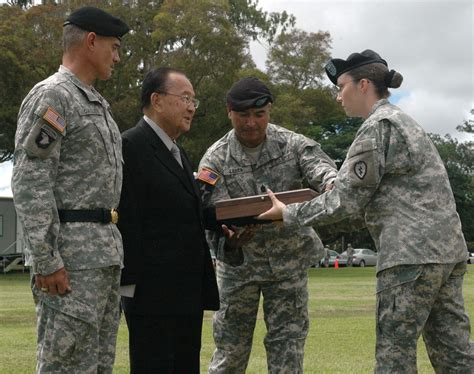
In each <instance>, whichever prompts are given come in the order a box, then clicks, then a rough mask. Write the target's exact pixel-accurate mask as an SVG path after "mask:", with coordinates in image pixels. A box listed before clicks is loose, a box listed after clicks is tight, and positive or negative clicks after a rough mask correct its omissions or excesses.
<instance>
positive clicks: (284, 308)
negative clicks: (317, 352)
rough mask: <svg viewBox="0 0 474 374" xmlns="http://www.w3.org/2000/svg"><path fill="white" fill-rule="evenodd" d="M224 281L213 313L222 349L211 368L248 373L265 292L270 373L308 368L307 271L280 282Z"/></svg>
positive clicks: (211, 370)
mask: <svg viewBox="0 0 474 374" xmlns="http://www.w3.org/2000/svg"><path fill="white" fill-rule="evenodd" d="M218 286H219V290H220V300H221V308H220V309H219V311H218V312H216V313H215V314H214V318H213V334H214V341H215V344H216V347H217V349H216V350H215V352H214V355H213V357H212V363H211V365H210V367H209V373H215V374H217V373H221V374H224V373H233V374H237V373H245V370H246V368H247V364H248V360H249V356H250V351H251V350H252V338H253V331H254V328H255V322H256V319H257V312H258V304H259V299H260V294H262V296H263V299H264V303H263V312H264V319H265V325H266V327H267V334H266V336H265V339H264V344H265V349H266V351H267V362H268V364H269V365H268V366H269V373H274V374H282V373H288V374H298V373H303V355H304V343H305V340H306V336H307V335H308V330H309V318H308V291H307V276H306V273H302V274H299V275H296V276H294V277H292V278H290V279H287V280H282V281H275V282H253V281H248V282H245V281H243V280H242V281H239V282H235V281H234V280H231V279H228V278H219V283H218Z"/></svg>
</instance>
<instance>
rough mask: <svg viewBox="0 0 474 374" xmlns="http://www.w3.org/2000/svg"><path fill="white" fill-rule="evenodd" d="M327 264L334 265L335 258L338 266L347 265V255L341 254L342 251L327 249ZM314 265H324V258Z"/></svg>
mask: <svg viewBox="0 0 474 374" xmlns="http://www.w3.org/2000/svg"><path fill="white" fill-rule="evenodd" d="M329 256H330V257H329V266H334V264H335V263H336V259H337V262H338V265H339V266H341V267H342V266H347V256H342V253H337V252H336V251H333V250H332V249H330V250H329ZM316 267H324V258H322V259H321V261H319V263H317V264H316Z"/></svg>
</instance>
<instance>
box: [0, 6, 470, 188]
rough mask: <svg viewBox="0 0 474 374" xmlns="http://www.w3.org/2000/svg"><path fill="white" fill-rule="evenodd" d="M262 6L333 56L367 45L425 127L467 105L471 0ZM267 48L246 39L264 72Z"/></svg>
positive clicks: (451, 122)
mask: <svg viewBox="0 0 474 374" xmlns="http://www.w3.org/2000/svg"><path fill="white" fill-rule="evenodd" d="M259 7H261V8H262V9H263V10H265V11H268V12H272V11H278V12H281V11H283V10H286V11H287V12H288V13H292V14H293V15H294V16H295V17H296V27H298V28H299V29H302V30H305V31H307V32H317V31H319V30H322V31H329V33H330V34H331V37H332V50H331V52H332V55H333V57H336V58H344V59H345V58H347V56H348V55H349V54H351V53H352V52H361V51H363V50H364V49H367V48H369V49H373V50H374V51H376V52H377V53H379V54H380V55H381V56H382V58H384V59H385V60H387V62H388V65H389V68H390V69H394V70H397V71H398V72H400V73H401V74H402V75H403V77H404V81H403V84H402V86H401V87H400V88H399V89H397V90H393V100H392V101H394V102H395V103H396V104H397V105H399V106H400V107H401V108H402V109H404V110H405V111H407V112H408V113H409V114H411V115H412V116H413V117H414V118H415V119H416V120H417V121H418V122H419V123H420V125H421V126H423V127H424V128H425V130H426V131H428V132H433V133H437V134H440V135H443V136H444V135H445V134H451V136H453V137H455V138H458V139H459V140H461V141H466V140H473V139H474V137H473V136H471V135H466V134H462V133H459V132H457V131H456V126H457V125H460V124H462V123H463V121H464V120H465V119H467V118H469V112H470V110H471V109H472V108H474V57H473V56H474V51H473V50H474V21H473V19H474V6H473V1H472V0H445V1H434V0H420V1H413V0H371V1H361V0H351V1H337V0H334V1H323V0H306V1H304V0H260V1H259ZM267 49H268V47H266V46H265V45H262V44H257V43H253V44H252V45H251V51H252V55H253V56H254V59H255V62H256V63H257V66H258V67H259V68H260V69H262V70H264V69H265V59H266V52H267ZM10 178H11V164H10V163H7V164H0V196H11V191H10Z"/></svg>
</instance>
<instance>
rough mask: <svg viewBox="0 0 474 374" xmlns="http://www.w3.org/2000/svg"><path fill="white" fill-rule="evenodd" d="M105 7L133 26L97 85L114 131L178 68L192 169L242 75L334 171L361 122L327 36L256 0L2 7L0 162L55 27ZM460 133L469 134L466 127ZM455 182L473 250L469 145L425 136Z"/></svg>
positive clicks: (357, 240) (215, 133) (131, 120)
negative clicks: (342, 100)
mask: <svg viewBox="0 0 474 374" xmlns="http://www.w3.org/2000/svg"><path fill="white" fill-rule="evenodd" d="M86 4H87V5H94V6H97V7H100V8H103V9H105V10H107V11H109V12H110V13H112V14H114V15H116V16H117V17H119V18H121V19H123V20H124V21H125V22H126V23H127V24H128V25H129V26H130V28H131V29H132V31H131V32H130V33H129V34H127V35H126V36H125V37H124V38H123V40H122V46H121V52H120V53H121V62H120V64H119V65H118V67H116V69H114V74H113V76H112V78H111V79H110V80H108V81H98V82H97V83H96V87H97V89H98V90H99V92H101V93H102V94H103V96H104V97H105V98H106V99H107V100H108V101H109V103H110V104H111V107H112V112H113V115H114V118H115V120H116V121H117V123H118V125H119V127H120V130H121V131H124V130H126V129H128V128H130V127H132V126H134V125H135V123H136V122H137V121H138V119H139V118H140V116H141V111H140V102H139V98H140V89H141V82H142V79H143V77H144V75H145V73H146V72H147V71H148V70H149V69H150V68H152V67H155V66H173V67H176V68H180V69H182V70H184V71H185V72H186V74H187V76H188V77H189V78H190V80H191V82H192V83H193V86H194V90H195V92H196V97H198V98H199V99H200V101H201V104H200V107H199V109H198V111H197V112H196V114H195V117H194V120H193V124H192V127H191V131H190V132H189V133H188V134H186V135H184V136H183V137H181V138H180V141H181V143H182V145H183V146H184V147H185V149H186V150H187V152H188V154H189V156H190V158H191V161H192V162H193V163H194V165H195V166H197V164H198V162H199V160H200V158H201V156H202V155H203V154H204V152H205V150H206V149H207V147H208V146H209V145H210V144H212V143H213V142H214V141H216V140H217V139H218V138H220V137H221V136H223V135H224V134H225V133H226V132H227V131H228V130H229V129H230V123H229V120H228V118H227V115H226V110H225V96H226V92H227V90H228V89H229V88H230V86H231V85H232V84H233V83H234V82H235V81H237V80H238V79H240V78H241V77H244V76H248V75H254V76H257V77H259V78H260V79H262V80H263V81H264V82H265V83H266V84H268V86H269V87H270V89H271V90H272V93H273V94H274V96H275V103H274V106H273V108H272V115H271V117H272V118H271V120H272V122H273V123H276V124H279V125H281V126H284V127H286V128H289V129H291V130H294V131H297V132H300V133H302V134H304V135H306V136H308V137H310V138H313V139H315V140H316V141H318V142H319V143H320V144H321V146H322V148H323V150H324V151H325V152H326V153H327V154H328V155H329V156H331V157H332V158H333V159H334V160H335V161H336V162H337V163H338V165H340V164H341V163H342V161H343V160H344V158H345V155H346V152H347V149H348V147H349V145H350V144H351V142H352V140H353V139H354V136H355V133H356V132H357V129H358V128H359V127H360V125H361V123H362V121H361V120H360V119H352V118H346V116H345V114H344V111H343V110H342V108H341V106H340V105H339V104H337V103H336V101H335V99H334V95H335V92H334V88H333V87H331V86H328V85H326V84H325V81H324V69H323V66H324V63H325V62H326V61H327V60H328V59H329V57H330V50H331V36H330V34H329V32H327V31H319V32H316V33H312V32H305V31H303V30H299V29H297V28H295V18H294V16H292V15H291V14H288V13H287V12H281V13H280V12H265V11H263V10H262V9H260V8H259V7H258V1H256V0H200V1H194V0H158V1H154V0H132V1H128V2H124V1H123V0H108V1H84V0H69V1H58V2H57V3H56V2H54V1H47V0H44V1H43V4H42V5H37V6H33V5H32V2H31V1H30V0H9V1H8V2H7V4H3V5H2V6H0V123H1V132H0V162H3V161H7V160H10V159H11V157H12V155H13V148H14V134H15V129H16V120H17V114H18V110H19V107H20V104H21V102H22V100H23V98H24V97H25V95H26V94H27V93H28V91H29V90H30V89H31V88H32V87H33V86H34V85H35V84H36V83H37V82H39V81H40V80H43V79H45V78H46V77H48V76H49V75H51V74H53V73H54V72H55V71H56V70H57V68H58V66H59V64H60V63H61V55H62V48H61V35H62V23H63V21H64V20H65V19H66V18H67V16H68V15H69V14H70V12H71V11H73V10H75V9H77V8H78V7H80V6H83V5H86ZM255 40H257V41H261V42H265V43H266V44H267V45H269V49H268V54H267V60H266V70H265V71H262V70H260V69H258V68H257V67H256V65H255V63H254V61H253V60H252V56H251V55H250V51H249V43H250V42H251V41H255ZM460 130H463V131H468V132H473V128H472V122H469V121H466V122H465V123H464V124H461V125H460ZM432 139H433V141H434V142H435V144H436V146H437V147H438V149H439V151H440V154H441V157H442V158H443V160H444V162H445V164H446V167H447V170H448V174H449V176H450V180H451V183H452V186H453V190H454V194H455V198H456V203H457V205H458V211H459V213H460V216H461V221H462V223H463V230H464V234H465V236H466V239H467V240H468V241H469V242H472V243H471V245H472V247H471V249H472V250H473V251H474V150H473V144H472V142H470V143H469V142H468V143H459V142H458V141H457V140H455V139H452V138H451V137H444V138H443V137H441V136H439V135H433V136H432ZM348 241H351V242H352V244H353V246H354V245H356V246H365V247H373V244H372V241H371V239H370V237H369V236H368V235H367V233H366V232H365V231H362V232H354V233H351V234H348V235H346V242H348Z"/></svg>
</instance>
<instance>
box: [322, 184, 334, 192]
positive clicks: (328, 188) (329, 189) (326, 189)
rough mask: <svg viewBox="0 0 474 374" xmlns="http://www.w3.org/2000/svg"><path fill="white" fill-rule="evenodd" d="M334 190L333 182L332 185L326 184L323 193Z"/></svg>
mask: <svg viewBox="0 0 474 374" xmlns="http://www.w3.org/2000/svg"><path fill="white" fill-rule="evenodd" d="M333 188H334V182H333V183H328V184H326V186H325V187H324V192H327V191H331V190H332V189H333Z"/></svg>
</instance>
